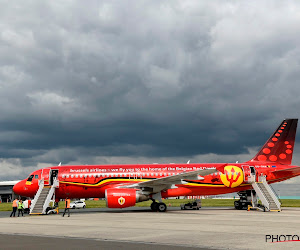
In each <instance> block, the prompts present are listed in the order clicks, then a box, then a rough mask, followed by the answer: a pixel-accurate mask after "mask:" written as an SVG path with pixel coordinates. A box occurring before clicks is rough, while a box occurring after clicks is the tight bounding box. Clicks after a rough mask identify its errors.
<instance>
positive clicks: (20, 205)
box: [18, 199, 24, 217]
mask: <svg viewBox="0 0 300 250" xmlns="http://www.w3.org/2000/svg"><path fill="white" fill-rule="evenodd" d="M23 208H24V205H23V202H22V200H21V199H20V200H19V203H18V217H19V216H20V213H22V216H24V215H23Z"/></svg>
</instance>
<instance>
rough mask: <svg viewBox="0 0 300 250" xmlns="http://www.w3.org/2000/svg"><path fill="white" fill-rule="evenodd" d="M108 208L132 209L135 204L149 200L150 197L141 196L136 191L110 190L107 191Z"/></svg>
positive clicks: (126, 189) (125, 189)
mask: <svg viewBox="0 0 300 250" xmlns="http://www.w3.org/2000/svg"><path fill="white" fill-rule="evenodd" d="M105 198H106V206H107V207H109V208H124V207H132V206H134V205H135V203H137V202H140V201H145V200H148V199H149V197H147V196H145V195H143V194H139V193H138V191H137V190H136V189H131V188H110V189H106V190H105Z"/></svg>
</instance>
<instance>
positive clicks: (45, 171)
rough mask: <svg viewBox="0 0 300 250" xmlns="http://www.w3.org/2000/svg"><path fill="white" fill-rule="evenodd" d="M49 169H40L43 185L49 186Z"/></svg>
mask: <svg viewBox="0 0 300 250" xmlns="http://www.w3.org/2000/svg"><path fill="white" fill-rule="evenodd" d="M50 170H51V169H42V174H41V176H42V179H44V185H49V177H50V176H49V175H50Z"/></svg>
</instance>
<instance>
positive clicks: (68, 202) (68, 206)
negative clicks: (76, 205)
mask: <svg viewBox="0 0 300 250" xmlns="http://www.w3.org/2000/svg"><path fill="white" fill-rule="evenodd" d="M70 203H71V200H70V199H68V197H67V198H66V201H65V211H64V213H63V217H64V216H65V214H66V212H67V211H68V217H70Z"/></svg>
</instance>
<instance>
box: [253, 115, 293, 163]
mask: <svg viewBox="0 0 300 250" xmlns="http://www.w3.org/2000/svg"><path fill="white" fill-rule="evenodd" d="M297 123H298V119H286V120H283V122H282V123H281V124H280V126H279V127H278V128H277V129H276V130H275V132H274V133H273V135H272V136H271V137H270V138H269V140H267V142H266V143H265V145H264V146H263V147H262V148H261V149H260V150H259V152H258V153H257V155H256V156H255V157H254V158H253V159H252V160H250V162H274V163H280V164H285V165H290V164H291V163H292V158H293V151H294V144H295V137H296V130H297Z"/></svg>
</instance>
